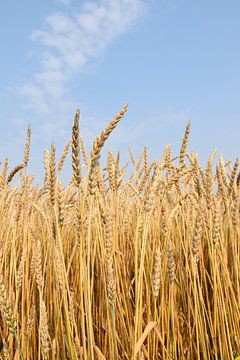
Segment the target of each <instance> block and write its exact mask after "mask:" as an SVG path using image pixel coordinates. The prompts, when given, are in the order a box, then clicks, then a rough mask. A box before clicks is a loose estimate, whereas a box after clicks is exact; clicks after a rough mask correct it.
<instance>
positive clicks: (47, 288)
mask: <svg viewBox="0 0 240 360" xmlns="http://www.w3.org/2000/svg"><path fill="white" fill-rule="evenodd" d="M126 111H127V106H125V107H124V108H123V109H122V110H121V111H120V112H119V113H118V114H117V115H116V116H115V117H114V118H113V120H112V121H111V122H110V123H109V125H108V126H107V127H106V128H105V129H104V130H103V131H102V133H101V134H100V135H99V136H97V137H96V139H95V141H94V144H93V147H92V150H91V153H90V154H88V153H87V150H86V146H85V143H84V139H83V136H82V134H81V126H80V125H81V124H79V120H80V111H79V110H78V111H77V112H76V115H75V118H74V123H73V130H72V139H71V141H70V140H69V141H68V143H67V145H66V147H65V149H64V152H63V154H62V155H61V154H59V152H58V149H57V147H56V146H55V144H52V145H51V147H50V149H49V150H48V149H46V150H45V151H44V164H43V166H44V169H45V177H44V183H43V184H37V183H36V182H34V177H33V176H31V175H29V173H28V170H27V165H28V161H29V154H30V139H31V129H30V128H29V129H28V132H27V141H26V146H25V151H24V156H23V161H22V163H20V164H18V165H17V166H16V167H15V168H14V169H13V170H12V169H9V168H8V161H7V159H6V160H5V162H3V164H2V170H1V174H0V310H1V312H0V353H1V358H2V359H21V360H22V359H26V360H28V359H63V360H65V359H98V360H104V359H110V360H111V359H113V360H116V359H119V360H120V359H122V360H124V359H126V360H128V359H129V360H136V359H149V360H152V359H162V360H169V359H174V360H177V359H182V360H184V359H189V360H195V359H196V360H200V359H206V360H209V359H214V360H217V359H218V360H231V359H234V358H235V357H236V356H238V354H239V353H240V279H239V276H240V275H239V274H240V271H239V270H240V223H239V220H240V218H239V210H240V176H239V175H238V160H236V161H234V162H231V161H229V162H226V161H224V159H223V158H222V157H220V158H219V159H217V161H216V159H214V158H215V152H213V153H212V154H211V155H210V157H209V160H208V163H207V166H206V168H203V167H202V166H201V165H200V162H199V160H198V156H197V154H195V153H189V152H188V151H187V143H188V138H189V133H190V124H189V123H188V124H187V127H186V131H185V134H184V137H183V140H182V145H181V147H180V150H179V154H174V155H172V154H171V148H170V146H169V145H168V146H166V147H165V150H164V153H163V155H162V158H160V159H157V160H156V161H153V162H150V161H149V157H148V150H147V148H144V150H143V153H142V154H141V155H140V157H139V158H138V159H135V156H134V154H133V152H132V150H131V148H129V163H127V164H122V163H121V157H120V153H117V155H114V154H113V153H112V151H108V156H107V164H106V165H105V164H104V165H102V166H101V165H100V156H101V149H102V147H103V146H104V144H105V142H106V141H107V139H108V137H109V136H110V134H111V132H112V131H113V130H114V128H115V127H116V126H117V124H118V122H119V121H121V119H122V118H123V117H124V116H125V113H126ZM124 121H125V120H124ZM70 149H71V151H72V168H73V176H72V180H71V181H70V183H69V184H63V182H62V181H61V177H62V173H63V171H64V163H65V159H66V158H67V156H68V155H70V154H68V153H69V151H70ZM69 157H70V156H69ZM213 162H214V164H215V165H213ZM127 169H129V170H128V173H127V174H126V172H127ZM130 169H132V170H130ZM129 174H130V175H129Z"/></svg>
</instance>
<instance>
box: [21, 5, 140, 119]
mask: <svg viewBox="0 0 240 360" xmlns="http://www.w3.org/2000/svg"><path fill="white" fill-rule="evenodd" d="M61 2H63V3H65V4H69V3H70V1H66V0H61ZM143 9H144V1H143V0H95V1H90V0H87V1H85V2H84V3H83V4H82V5H81V7H80V8H79V11H75V12H74V14H72V15H69V14H67V13H64V12H56V13H53V14H51V15H49V16H48V17H47V18H46V19H45V23H44V25H43V27H42V28H41V29H38V30H36V31H34V32H33V34H32V37H31V38H32V40H33V41H34V42H35V43H36V44H37V45H38V46H40V49H41V54H40V64H39V70H38V71H37V72H36V73H34V74H33V76H32V78H31V79H30V80H29V81H27V82H26V83H24V84H23V85H21V86H19V87H18V91H19V92H20V93H21V94H22V95H23V96H24V97H26V98H27V102H28V105H29V106H30V107H32V108H34V109H35V110H36V111H37V112H40V113H43V114H45V113H51V111H52V109H53V108H56V105H59V104H60V105H61V108H62V109H67V107H68V106H69V104H70V102H69V101H63V99H66V98H67V97H68V95H69V93H70V91H69V85H70V83H71V80H72V78H73V76H75V75H76V74H77V73H78V72H79V71H81V69H82V68H83V67H84V66H85V65H86V64H87V63H88V61H89V60H90V59H93V58H97V57H98V56H100V55H101V53H102V52H103V51H104V49H106V48H107V47H108V46H109V45H110V44H111V43H112V42H113V41H114V40H115V39H117V38H118V37H119V36H121V35H122V34H124V33H125V32H126V31H128V29H129V27H130V26H131V25H133V24H134V23H135V22H136V20H137V19H138V18H139V17H140V16H141V14H142V12H143Z"/></svg>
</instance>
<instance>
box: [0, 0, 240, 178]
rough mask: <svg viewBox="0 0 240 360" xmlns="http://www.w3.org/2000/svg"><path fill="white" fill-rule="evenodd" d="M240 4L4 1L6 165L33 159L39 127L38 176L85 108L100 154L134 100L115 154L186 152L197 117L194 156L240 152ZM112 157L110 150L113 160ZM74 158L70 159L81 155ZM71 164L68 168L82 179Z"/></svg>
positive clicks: (1, 130) (2, 150)
mask: <svg viewBox="0 0 240 360" xmlns="http://www.w3.org/2000/svg"><path fill="white" fill-rule="evenodd" d="M239 13H240V2H239V1H238V0H228V1H227V0H225V1H224V0H218V1H216V0H211V1H209V0H201V1H197V0H83V1H81V0H42V1H31V0H21V1H18V0H8V1H1V3H0V29H1V31H0V48H1V53H0V79H1V82H0V104H1V106H0V154H1V156H0V160H1V161H3V160H4V158H5V157H8V158H9V161H10V167H11V166H12V167H13V166H15V165H16V164H17V163H18V162H19V161H21V160H22V157H23V151H24V142H25V135H26V131H27V126H28V124H31V127H32V146H31V159H30V170H31V171H33V172H34V173H42V172H43V152H44V149H45V148H50V146H51V143H52V141H54V142H55V143H56V146H57V155H58V157H60V155H61V153H62V150H63V148H64V146H65V144H66V143H67V141H68V139H70V138H71V129H72V123H73V118H74V113H75V111H76V109H77V108H78V107H79V108H80V111H81V120H80V131H81V136H83V137H84V139H85V142H86V144H87V148H88V150H89V151H90V149H91V145H92V142H93V140H94V137H95V136H96V135H97V134H99V133H100V132H101V130H102V129H103V128H104V127H105V126H106V125H107V123H108V122H109V121H110V120H111V119H112V117H113V116H114V115H115V114H116V113H117V112H118V111H119V110H120V109H121V108H122V107H123V106H124V105H125V104H126V103H128V104H129V110H128V112H127V114H126V116H125V117H124V119H123V120H122V121H121V122H120V123H119V125H118V126H117V128H116V129H115V130H114V132H113V133H112V134H111V136H110V138H109V139H108V141H107V143H106V147H105V149H104V152H106V151H107V149H109V148H111V149H112V151H113V152H114V153H115V154H116V153H117V151H118V149H120V150H121V154H122V164H124V162H125V161H126V160H128V159H129V156H128V150H127V148H128V146H129V145H130V146H131V147H132V149H133V152H134V154H135V156H136V158H137V157H138V156H139V155H140V153H141V151H142V150H143V147H144V146H145V145H146V146H147V147H148V151H149V156H150V158H151V159H152V160H153V159H156V160H159V159H160V158H161V156H162V153H163V149H164V146H165V145H166V144H170V145H171V146H172V149H173V153H174V154H177V153H178V151H179V147H180V144H181V138H182V136H183V133H184V129H185V126H186V123H187V121H188V120H190V122H191V136H190V142H189V148H188V149H189V151H192V150H194V151H195V152H197V153H198V154H199V158H200V162H202V163H204V162H206V160H207V158H208V156H209V155H210V153H211V152H212V151H213V150H214V149H215V148H217V149H218V155H223V156H224V158H225V159H231V160H233V161H234V160H235V158H236V157H238V156H239V133H240V101H239V99H240V41H239V36H240V22H239ZM103 155H104V154H103ZM69 161H70V159H69ZM70 171H71V169H70V166H68V165H66V172H67V173H70Z"/></svg>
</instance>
